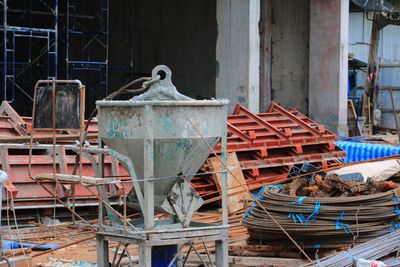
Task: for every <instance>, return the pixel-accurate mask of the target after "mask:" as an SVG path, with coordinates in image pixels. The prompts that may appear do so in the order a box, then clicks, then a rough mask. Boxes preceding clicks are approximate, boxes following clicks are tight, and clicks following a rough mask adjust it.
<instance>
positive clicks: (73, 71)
mask: <svg viewBox="0 0 400 267" xmlns="http://www.w3.org/2000/svg"><path fill="white" fill-rule="evenodd" d="M96 4H97V6H96V5H94V4H93V2H92V3H90V2H89V1H82V0H80V1H79V0H68V1H67V30H66V47H67V50H66V68H67V71H66V73H67V77H66V78H67V79H69V78H74V79H76V78H79V79H81V80H82V81H85V85H86V88H88V89H89V90H91V91H92V92H94V93H95V94H96V96H97V98H104V97H105V96H106V95H107V90H108V88H107V87H108V42H109V22H108V21H109V0H99V1H98V2H97V3H96ZM85 5H86V6H85ZM87 5H89V7H88V6H87ZM88 8H89V9H90V10H91V12H92V13H90V14H87V15H91V19H88V18H84V17H82V16H78V14H84V10H87V9H88ZM93 12H94V13H93ZM73 39H74V40H73ZM74 41H75V43H73V42H74ZM77 42H78V43H80V44H79V45H77ZM93 46H96V47H95V48H94V49H93V48H92V47H93ZM71 47H73V48H75V50H76V49H77V48H78V52H79V53H76V52H75V53H71ZM92 50H96V56H94V55H93V54H94V53H91V51H92ZM99 50H102V51H99ZM85 75H86V76H87V75H91V76H90V79H87V78H85V77H84V76H85Z"/></svg>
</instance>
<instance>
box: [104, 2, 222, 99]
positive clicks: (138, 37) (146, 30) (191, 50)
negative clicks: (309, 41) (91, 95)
mask: <svg viewBox="0 0 400 267" xmlns="http://www.w3.org/2000/svg"><path fill="white" fill-rule="evenodd" d="M110 32H111V34H110V66H111V68H113V67H115V68H118V69H116V70H113V69H111V70H110V73H111V74H110V86H113V85H114V88H110V89H113V90H115V89H117V88H118V86H120V85H121V84H123V83H125V82H126V81H127V79H129V77H132V74H133V73H134V74H135V76H136V77H142V76H144V75H145V74H149V73H150V71H151V70H152V68H153V67H154V66H156V65H159V64H165V65H167V66H169V67H170V68H171V70H172V71H173V73H174V75H173V80H174V83H175V85H176V87H177V88H178V90H179V91H180V92H182V93H183V94H185V95H187V96H190V97H192V98H199V99H203V98H211V97H215V75H216V74H215V73H216V61H215V44H216V38H217V20H216V0H208V1H186V0H169V1H157V0H146V1H139V0H120V1H110ZM121 66H132V69H130V70H128V72H127V73H124V71H123V70H122V69H119V67H121Z"/></svg>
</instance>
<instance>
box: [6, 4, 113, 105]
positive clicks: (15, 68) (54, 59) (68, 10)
mask: <svg viewBox="0 0 400 267" xmlns="http://www.w3.org/2000/svg"><path fill="white" fill-rule="evenodd" d="M35 1H38V3H41V4H43V6H45V7H46V8H47V9H48V10H49V11H47V10H46V11H35V10H32V0H29V1H26V2H25V1H24V2H21V3H23V5H24V8H22V9H12V11H13V12H14V13H16V12H17V13H19V14H21V16H20V17H27V22H26V23H22V24H23V25H22V26H15V25H10V24H12V23H9V21H8V19H9V17H8V15H9V12H10V7H9V3H8V0H0V5H3V25H2V26H1V27H0V30H1V32H2V33H3V44H4V45H3V47H2V50H3V51H2V52H3V53H2V57H3V60H2V61H1V62H0V63H1V65H0V66H1V75H2V77H1V87H0V88H1V91H0V94H1V96H0V97H1V99H2V100H6V101H8V102H10V103H11V102H13V101H14V98H15V89H18V90H20V91H21V92H22V93H23V94H25V95H26V96H27V97H28V98H30V99H32V94H31V88H32V87H33V84H34V83H35V82H36V81H32V65H33V64H34V63H35V62H37V61H38V59H39V58H42V57H44V56H47V61H45V63H44V65H42V66H43V67H44V68H46V71H45V73H46V75H42V76H45V77H35V79H48V80H52V79H57V78H59V77H60V78H65V79H78V78H79V79H80V80H82V81H83V82H84V83H85V84H87V85H88V89H89V91H91V92H94V94H96V98H103V97H105V96H106V95H107V90H108V46H109V0H97V1H98V2H96V1H94V2H95V3H96V4H98V8H97V7H96V6H93V5H91V6H89V7H90V8H88V7H87V6H88V4H91V3H88V1H83V0H67V1H65V3H66V5H64V3H63V4H62V5H61V3H60V2H59V0H51V1H50V3H49V1H48V0H47V1H45V0H35ZM25 7H26V8H25ZM93 12H94V13H95V14H93ZM86 13H92V14H93V15H91V14H89V15H88V14H86ZM32 15H47V16H48V15H50V16H51V21H52V24H51V25H50V27H48V28H47V27H45V28H38V27H32ZM64 18H65V19H64ZM17 38H25V39H28V40H29V41H28V42H29V43H28V47H27V50H28V56H27V57H25V58H23V59H21V56H20V58H19V59H18V57H16V55H18V53H19V52H18V51H16V39H17ZM34 39H41V40H45V45H44V47H43V49H41V50H39V56H38V57H36V58H32V40H34ZM72 39H73V40H72ZM73 41H75V42H73ZM96 43H97V44H99V45H97V47H96V49H97V50H96V51H94V52H95V53H97V55H99V56H98V58H96V59H94V55H93V54H94V53H93V52H92V46H93V45H94V44H96ZM17 50H19V49H17ZM74 50H75V51H74ZM73 52H75V53H73ZM97 55H96V56H97ZM21 75H25V76H24V79H21ZM85 75H86V76H85ZM88 75H90V79H89V78H87V76H88ZM18 77H20V80H19V81H18V80H17V78H18ZM22 82H23V84H22ZM18 83H19V84H18Z"/></svg>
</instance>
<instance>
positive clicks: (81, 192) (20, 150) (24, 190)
mask: <svg viewBox="0 0 400 267" xmlns="http://www.w3.org/2000/svg"><path fill="white" fill-rule="evenodd" d="M56 153H57V156H56V159H55V162H56V170H57V173H65V174H72V172H73V170H74V167H75V168H76V166H75V162H76V154H75V153H74V152H73V151H72V149H71V148H70V147H68V146H67V147H66V146H64V145H59V146H56ZM94 159H95V160H96V161H97V158H96V157H94ZM0 164H1V168H2V169H3V170H6V171H7V172H8V175H9V182H8V183H6V184H5V188H6V190H7V191H8V192H9V193H12V196H13V200H14V206H15V208H24V209H27V208H39V207H41V208H44V207H52V206H53V205H54V201H53V200H54V197H53V196H52V195H50V194H49V193H48V192H47V191H46V190H45V189H44V188H43V187H42V186H41V185H43V186H45V187H46V188H47V189H48V190H49V191H51V192H54V193H55V194H56V195H57V197H59V198H61V199H64V200H68V199H69V200H71V198H72V185H71V184H61V183H58V185H57V183H54V182H51V181H48V182H41V185H39V184H37V183H36V182H35V181H33V180H32V179H31V178H30V176H29V168H28V166H29V146H28V145H21V144H3V145H0ZM92 164H93V163H92V162H91V161H89V160H88V159H87V158H83V162H82V175H84V176H95V171H94V168H93V165H92ZM52 172H53V157H52V146H51V145H35V146H34V147H33V149H32V156H31V175H32V176H35V175H37V174H43V173H52ZM104 175H105V176H112V177H124V180H126V179H128V177H127V175H128V173H127V171H126V170H125V168H123V167H122V166H121V165H120V164H119V162H118V161H117V160H115V159H114V158H111V157H110V156H105V158H104ZM129 179H130V178H129ZM131 188H132V186H131V184H127V185H125V190H126V191H127V192H128V191H129V190H130V189H131ZM107 191H108V193H109V196H110V197H111V198H113V199H114V200H116V199H117V198H118V197H119V196H123V195H124V192H123V190H122V186H121V185H119V184H112V185H108V186H107ZM10 197H11V196H10ZM75 199H76V203H77V206H80V205H85V206H86V205H95V204H96V205H97V199H96V198H95V197H94V196H93V195H92V193H91V192H89V190H87V188H86V187H85V186H83V185H76V187H75ZM4 208H7V204H5V206H4Z"/></svg>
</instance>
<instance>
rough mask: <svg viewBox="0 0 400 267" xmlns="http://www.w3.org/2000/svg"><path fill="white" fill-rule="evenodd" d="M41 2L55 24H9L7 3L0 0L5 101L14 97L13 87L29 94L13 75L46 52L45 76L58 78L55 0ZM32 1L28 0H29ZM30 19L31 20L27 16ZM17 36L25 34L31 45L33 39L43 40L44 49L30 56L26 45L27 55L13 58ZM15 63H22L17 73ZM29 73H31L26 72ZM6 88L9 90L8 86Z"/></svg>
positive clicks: (2, 93) (56, 1) (56, 10)
mask: <svg viewBox="0 0 400 267" xmlns="http://www.w3.org/2000/svg"><path fill="white" fill-rule="evenodd" d="M40 2H41V3H42V4H43V5H44V6H46V7H47V8H48V9H49V10H50V14H52V15H53V22H54V25H53V27H52V28H36V27H31V25H27V26H13V25H9V24H8V11H9V6H8V3H7V0H2V1H0V4H2V5H3V25H2V27H1V28H0V31H2V32H3V47H2V48H3V60H2V61H1V66H2V79H1V80H2V84H1V90H2V92H1V98H2V100H6V101H8V102H10V103H11V102H13V101H14V98H15V87H17V88H18V89H19V90H21V91H22V92H23V93H24V94H25V95H27V96H28V97H30V98H31V96H30V94H29V93H28V92H26V91H25V90H24V89H23V88H22V87H21V86H19V85H18V84H17V83H16V78H17V77H18V76H19V75H21V74H23V73H24V72H25V71H27V70H28V69H30V66H31V65H32V64H33V63H34V62H35V61H36V60H37V59H38V58H39V57H41V56H43V55H44V54H47V65H46V74H47V77H46V78H47V79H57V69H58V0H54V3H53V5H51V4H50V5H48V4H47V3H45V2H44V1H43V0H40ZM29 3H31V1H29ZM30 21H31V20H30ZM16 38H28V39H29V44H30V45H31V40H32V39H44V40H46V47H45V48H44V50H45V52H43V53H41V54H40V55H39V57H38V58H36V59H32V53H31V52H32V50H31V47H29V48H28V49H29V50H28V51H29V55H28V58H27V59H26V61H20V62H17V61H16V58H15V52H16V51H15V50H16ZM16 66H21V71H20V72H19V73H16ZM29 76H30V74H29ZM7 89H8V90H7Z"/></svg>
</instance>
